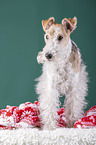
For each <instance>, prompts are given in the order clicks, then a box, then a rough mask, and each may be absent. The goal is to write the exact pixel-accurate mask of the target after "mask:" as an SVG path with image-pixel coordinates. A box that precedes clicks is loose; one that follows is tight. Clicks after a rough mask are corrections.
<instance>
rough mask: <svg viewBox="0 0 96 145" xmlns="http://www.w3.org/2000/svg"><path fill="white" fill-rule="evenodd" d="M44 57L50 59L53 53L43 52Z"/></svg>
mask: <svg viewBox="0 0 96 145" xmlns="http://www.w3.org/2000/svg"><path fill="white" fill-rule="evenodd" d="M45 57H46V58H47V59H48V60H51V59H52V57H53V55H52V54H51V53H46V54H45Z"/></svg>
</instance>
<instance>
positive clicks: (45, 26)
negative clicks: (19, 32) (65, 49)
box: [42, 17, 55, 31]
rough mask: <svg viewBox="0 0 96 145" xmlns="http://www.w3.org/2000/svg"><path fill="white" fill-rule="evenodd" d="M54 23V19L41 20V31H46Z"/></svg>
mask: <svg viewBox="0 0 96 145" xmlns="http://www.w3.org/2000/svg"><path fill="white" fill-rule="evenodd" d="M54 23H55V19H54V17H50V18H49V19H48V20H42V26H43V30H44V31H46V30H48V29H49V27H50V26H51V25H52V24H54Z"/></svg>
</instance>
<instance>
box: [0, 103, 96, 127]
mask: <svg viewBox="0 0 96 145" xmlns="http://www.w3.org/2000/svg"><path fill="white" fill-rule="evenodd" d="M39 105H40V103H39V102H38V101H35V102H34V103H31V102H26V103H23V104H20V105H19V107H17V106H9V105H7V106H6V109H1V110H0V128H1V129H13V128H20V127H23V128H25V127H41V126H42V124H41V121H40V111H39ZM64 110H65V109H64V108H60V109H59V110H58V112H57V113H58V115H59V119H58V124H57V126H59V127H66V124H67V120H66V118H65V114H64ZM90 127H96V106H93V107H92V108H91V109H89V110H88V111H87V112H86V113H85V115H84V118H81V119H79V120H77V121H76V122H75V124H74V128H90Z"/></svg>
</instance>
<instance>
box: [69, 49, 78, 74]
mask: <svg viewBox="0 0 96 145" xmlns="http://www.w3.org/2000/svg"><path fill="white" fill-rule="evenodd" d="M69 61H70V62H71V63H72V68H73V70H74V71H75V72H76V73H77V72H79V70H80V60H79V54H78V51H77V49H75V50H74V51H72V52H71V54H70V57H69Z"/></svg>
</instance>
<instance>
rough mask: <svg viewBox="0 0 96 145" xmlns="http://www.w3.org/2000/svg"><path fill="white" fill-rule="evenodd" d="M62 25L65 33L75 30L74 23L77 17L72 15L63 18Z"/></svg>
mask: <svg viewBox="0 0 96 145" xmlns="http://www.w3.org/2000/svg"><path fill="white" fill-rule="evenodd" d="M62 25H63V26H64V28H65V30H66V32H67V33H72V32H73V30H75V28H76V25H77V18H76V17H74V18H72V19H71V18H69V19H67V18H64V19H63V20H62Z"/></svg>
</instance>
